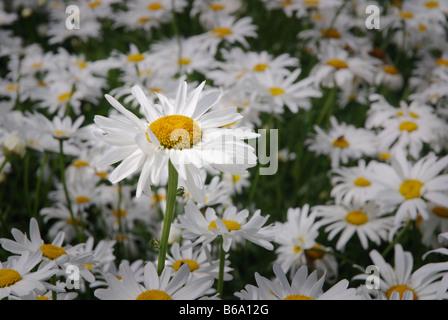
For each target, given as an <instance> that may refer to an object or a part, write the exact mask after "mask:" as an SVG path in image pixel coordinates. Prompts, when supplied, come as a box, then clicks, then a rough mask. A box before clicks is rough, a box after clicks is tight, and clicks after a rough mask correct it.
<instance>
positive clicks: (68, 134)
mask: <svg viewBox="0 0 448 320" xmlns="http://www.w3.org/2000/svg"><path fill="white" fill-rule="evenodd" d="M36 116H37V117H38V118H39V119H40V123H41V124H42V125H43V126H45V128H46V130H47V131H48V133H50V134H51V135H52V136H53V138H55V139H58V140H68V139H70V138H72V137H74V136H75V135H76V132H77V130H78V129H79V128H80V127H81V126H82V123H83V121H84V118H85V117H84V115H80V116H79V117H77V118H76V120H75V121H73V120H72V118H71V117H69V116H66V117H59V116H54V117H53V119H52V120H49V119H48V118H47V117H45V116H44V115H43V114H37V115H36Z"/></svg>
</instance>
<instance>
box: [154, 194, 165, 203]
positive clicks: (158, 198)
mask: <svg viewBox="0 0 448 320" xmlns="http://www.w3.org/2000/svg"><path fill="white" fill-rule="evenodd" d="M165 198H166V197H165V196H164V195H161V194H157V195H155V194H154V195H153V196H152V200H153V201H155V202H160V201H162V200H165Z"/></svg>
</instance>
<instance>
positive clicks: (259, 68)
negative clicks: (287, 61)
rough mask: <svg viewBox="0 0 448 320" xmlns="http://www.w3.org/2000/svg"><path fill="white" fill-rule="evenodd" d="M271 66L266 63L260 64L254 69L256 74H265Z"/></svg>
mask: <svg viewBox="0 0 448 320" xmlns="http://www.w3.org/2000/svg"><path fill="white" fill-rule="evenodd" d="M268 67H269V65H268V64H266V63H259V64H257V65H256V66H255V67H254V71H255V72H263V71H264V70H265V69H266V68H268Z"/></svg>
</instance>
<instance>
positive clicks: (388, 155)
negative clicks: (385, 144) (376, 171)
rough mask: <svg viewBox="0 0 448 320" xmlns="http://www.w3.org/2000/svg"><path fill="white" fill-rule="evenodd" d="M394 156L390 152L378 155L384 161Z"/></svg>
mask: <svg viewBox="0 0 448 320" xmlns="http://www.w3.org/2000/svg"><path fill="white" fill-rule="evenodd" d="M391 157H392V155H391V154H390V152H381V153H380V154H379V155H378V158H380V160H382V161H387V160H389V159H390V158H391Z"/></svg>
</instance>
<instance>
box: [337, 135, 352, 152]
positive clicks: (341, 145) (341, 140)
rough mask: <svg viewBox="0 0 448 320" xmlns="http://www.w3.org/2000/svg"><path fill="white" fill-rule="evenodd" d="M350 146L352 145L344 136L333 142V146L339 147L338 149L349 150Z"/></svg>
mask: <svg viewBox="0 0 448 320" xmlns="http://www.w3.org/2000/svg"><path fill="white" fill-rule="evenodd" d="M349 145H350V143H349V142H348V141H347V140H345V137H344V136H340V137H338V138H337V139H335V140H334V141H333V146H335V147H338V148H342V149H343V148H347V147H348V146H349Z"/></svg>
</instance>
